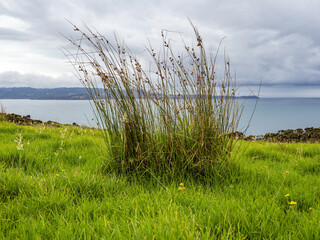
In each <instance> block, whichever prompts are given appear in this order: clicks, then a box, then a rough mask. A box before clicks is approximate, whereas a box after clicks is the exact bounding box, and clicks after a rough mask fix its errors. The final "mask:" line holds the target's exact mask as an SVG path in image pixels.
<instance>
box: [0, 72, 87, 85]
mask: <svg viewBox="0 0 320 240" xmlns="http://www.w3.org/2000/svg"><path fill="white" fill-rule="evenodd" d="M81 86H82V85H81V83H80V82H79V81H77V80H76V79H75V77H73V76H69V75H63V76H59V77H56V78H54V77H50V76H46V75H40V74H21V73H19V72H15V71H8V72H2V73H0V87H34V88H55V87H81Z"/></svg>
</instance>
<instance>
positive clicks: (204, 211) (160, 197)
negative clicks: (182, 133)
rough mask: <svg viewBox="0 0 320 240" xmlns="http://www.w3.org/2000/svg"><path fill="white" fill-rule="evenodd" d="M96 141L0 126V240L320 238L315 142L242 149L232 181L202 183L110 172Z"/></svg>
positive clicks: (84, 134)
mask: <svg viewBox="0 0 320 240" xmlns="http://www.w3.org/2000/svg"><path fill="white" fill-rule="evenodd" d="M42 136H45V137H42ZM101 141H102V138H101V136H100V137H99V135H98V134H97V131H96V130H89V129H80V128H74V127H66V128H50V127H39V126H38V127H32V126H24V127H22V126H18V125H14V124H11V123H6V122H1V123H0V206H1V207H0V238H1V239H66V238H68V239H70V240H71V239H112V238H114V239H318V238H319V237H320V225H319V222H320V201H319V199H320V188H319V186H320V179H319V172H320V171H319V169H320V162H319V153H320V146H319V145H318V144H307V143H303V144H302V143H294V144H288V143H268V142H240V141H239V142H237V143H236V147H237V148H238V149H237V151H234V152H232V153H231V156H232V157H233V155H234V154H235V155H236V156H237V159H238V161H237V163H235V165H234V170H233V174H230V175H228V177H225V176H223V175H221V176H218V175H216V176H214V177H212V178H208V179H207V181H202V182H200V181H196V180H195V179H194V178H192V177H190V176H189V177H188V176H183V175H180V176H178V175H176V176H175V178H173V179H170V180H169V179H166V178H163V177H159V176H153V177H152V176H151V177H149V178H145V177H142V176H139V175H138V174H137V175H134V176H131V177H130V178H129V177H128V176H124V175H119V174H115V172H114V171H113V170H112V169H111V168H110V165H109V160H108V157H106V155H105V153H103V152H99V151H97V146H99V144H100V142H101ZM21 145H22V149H23V150H22V149H21V148H20V147H19V146H21ZM18 148H20V149H21V150H18ZM244 148H245V149H247V151H245V152H244V153H242V154H239V152H243V149H244ZM269 153H270V154H269ZM287 194H289V195H287ZM286 196H287V197H286ZM291 202H295V203H296V204H292V205H290V203H291ZM306 223H307V224H306Z"/></svg>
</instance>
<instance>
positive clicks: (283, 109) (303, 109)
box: [0, 98, 320, 135]
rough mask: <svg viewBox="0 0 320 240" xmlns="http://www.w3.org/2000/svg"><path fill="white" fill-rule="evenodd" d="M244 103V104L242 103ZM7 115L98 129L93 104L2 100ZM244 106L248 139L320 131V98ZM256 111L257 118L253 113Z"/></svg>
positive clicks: (241, 127) (261, 101) (243, 123)
mask: <svg viewBox="0 0 320 240" xmlns="http://www.w3.org/2000/svg"><path fill="white" fill-rule="evenodd" d="M240 101H241V100H240ZM0 104H2V106H3V107H4V108H5V109H6V112H7V113H16V114H19V115H31V118H33V119H39V120H42V121H49V120H51V121H57V122H60V123H68V124H72V123H73V122H76V123H77V124H79V125H86V126H96V124H95V121H94V120H93V119H94V113H93V111H92V108H91V105H90V101H87V100H28V99H13V100H12V99H10V100H9V99H2V100H0ZM255 104H256V100H255V99H247V100H245V102H244V111H243V114H242V118H241V121H240V123H239V128H238V130H239V131H244V130H245V129H246V128H247V125H248V122H249V120H250V118H251V116H252V119H251V122H250V125H249V128H248V129H247V131H246V132H245V133H246V135H262V134H265V133H268V132H277V131H278V130H284V129H297V128H306V127H320V98H269V99H268V98H262V99H259V100H258V102H257V105H256V108H254V106H255ZM254 109H255V111H254V113H253V115H252V112H253V110H254Z"/></svg>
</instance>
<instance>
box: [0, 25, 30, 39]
mask: <svg viewBox="0 0 320 240" xmlns="http://www.w3.org/2000/svg"><path fill="white" fill-rule="evenodd" d="M0 39H1V40H7V41H8V40H10V41H28V40H31V37H30V36H29V35H28V34H27V33H25V32H22V31H18V30H14V29H10V28H1V27H0Z"/></svg>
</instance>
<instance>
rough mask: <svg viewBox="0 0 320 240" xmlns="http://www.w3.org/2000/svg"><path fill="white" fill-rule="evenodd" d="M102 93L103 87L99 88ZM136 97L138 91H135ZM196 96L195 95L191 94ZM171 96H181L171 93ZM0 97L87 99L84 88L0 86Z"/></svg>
mask: <svg viewBox="0 0 320 240" xmlns="http://www.w3.org/2000/svg"><path fill="white" fill-rule="evenodd" d="M100 93H101V94H102V93H103V89H100ZM102 95H103V94H102ZM136 96H137V97H138V92H137V93H136ZM193 97H194V98H196V97H197V96H193ZM171 98H181V96H180V97H177V96H174V95H172V96H171ZM240 98H248V99H257V98H258V97H256V96H248V97H247V96H241V97H240ZM0 99H33V100H50V99H51V100H88V99H90V97H89V95H88V93H87V90H86V89H85V88H30V87H15V88H0Z"/></svg>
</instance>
